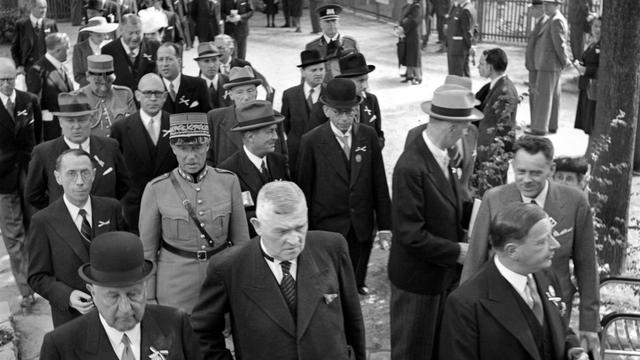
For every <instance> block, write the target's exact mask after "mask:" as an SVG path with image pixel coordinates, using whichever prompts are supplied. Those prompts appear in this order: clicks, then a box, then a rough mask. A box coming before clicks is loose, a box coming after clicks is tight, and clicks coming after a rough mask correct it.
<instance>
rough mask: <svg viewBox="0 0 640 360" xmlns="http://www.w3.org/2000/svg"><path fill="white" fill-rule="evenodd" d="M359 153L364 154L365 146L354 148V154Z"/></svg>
mask: <svg viewBox="0 0 640 360" xmlns="http://www.w3.org/2000/svg"><path fill="white" fill-rule="evenodd" d="M359 151H362V152H365V151H367V147H366V146H358V147H356V150H355V152H359Z"/></svg>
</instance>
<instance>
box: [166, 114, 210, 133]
mask: <svg viewBox="0 0 640 360" xmlns="http://www.w3.org/2000/svg"><path fill="white" fill-rule="evenodd" d="M169 132H170V134H169V139H177V138H185V137H198V136H205V137H211V135H210V134H209V123H208V122H207V114H205V113H181V114H171V115H169Z"/></svg>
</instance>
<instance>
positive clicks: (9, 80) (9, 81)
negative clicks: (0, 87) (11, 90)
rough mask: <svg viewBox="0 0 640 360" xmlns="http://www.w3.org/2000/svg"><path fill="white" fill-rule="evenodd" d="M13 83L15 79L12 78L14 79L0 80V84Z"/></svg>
mask: <svg viewBox="0 0 640 360" xmlns="http://www.w3.org/2000/svg"><path fill="white" fill-rule="evenodd" d="M14 81H16V78H14V77H12V78H2V79H0V83H3V82H8V83H12V82H14Z"/></svg>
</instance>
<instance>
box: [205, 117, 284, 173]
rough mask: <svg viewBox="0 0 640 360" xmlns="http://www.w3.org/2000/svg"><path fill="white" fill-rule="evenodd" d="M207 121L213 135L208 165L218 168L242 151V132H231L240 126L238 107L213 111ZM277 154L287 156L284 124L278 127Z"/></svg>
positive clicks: (208, 153) (208, 154)
mask: <svg viewBox="0 0 640 360" xmlns="http://www.w3.org/2000/svg"><path fill="white" fill-rule="evenodd" d="M207 121H208V122H209V132H210V133H211V145H210V147H209V151H208V152H207V163H208V164H209V165H211V166H213V167H216V166H217V165H218V164H220V163H222V162H223V161H225V160H226V159H227V158H229V157H230V156H231V155H233V153H235V152H236V151H238V150H240V149H242V146H243V144H242V134H241V132H239V131H231V128H233V127H234V126H236V124H238V120H236V107H235V106H228V107H224V108H220V109H213V110H211V111H209V112H208V113H207ZM275 152H276V153H278V154H283V155H285V156H287V143H286V141H285V137H284V131H283V128H282V124H280V125H278V142H276V151H275Z"/></svg>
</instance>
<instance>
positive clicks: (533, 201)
mask: <svg viewBox="0 0 640 360" xmlns="http://www.w3.org/2000/svg"><path fill="white" fill-rule="evenodd" d="M531 204H533V205H538V202H537V201H535V200H531ZM538 206H540V205H538Z"/></svg>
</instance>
